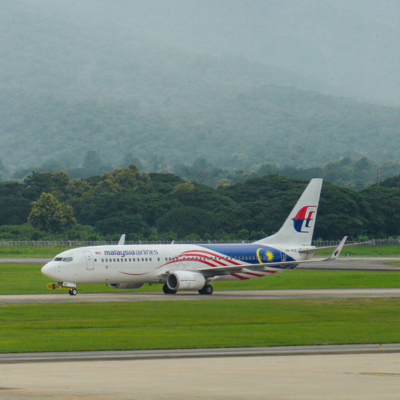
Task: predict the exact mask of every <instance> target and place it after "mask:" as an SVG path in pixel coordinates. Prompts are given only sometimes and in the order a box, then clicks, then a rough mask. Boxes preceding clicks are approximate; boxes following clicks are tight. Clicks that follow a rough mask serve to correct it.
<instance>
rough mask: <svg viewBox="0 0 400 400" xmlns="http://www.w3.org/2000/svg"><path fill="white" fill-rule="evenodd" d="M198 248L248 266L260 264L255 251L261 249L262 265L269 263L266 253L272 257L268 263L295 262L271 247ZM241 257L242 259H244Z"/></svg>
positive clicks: (216, 246)
mask: <svg viewBox="0 0 400 400" xmlns="http://www.w3.org/2000/svg"><path fill="white" fill-rule="evenodd" d="M199 246H200V247H204V248H205V249H208V250H211V251H215V252H217V253H220V254H223V255H225V256H227V257H232V258H236V259H237V260H239V261H244V262H246V263H248V264H260V261H259V259H258V256H257V251H258V250H259V249H261V251H260V256H261V260H262V262H263V263H268V262H269V260H268V258H267V255H266V254H267V253H272V254H273V255H274V258H273V260H271V261H270V262H285V261H294V262H296V260H294V259H293V258H292V257H290V256H288V255H287V254H286V253H283V252H281V251H280V250H277V249H275V248H273V247H269V246H263V245H260V244H208V245H205V244H202V245H199ZM242 257H244V259H243V258H242Z"/></svg>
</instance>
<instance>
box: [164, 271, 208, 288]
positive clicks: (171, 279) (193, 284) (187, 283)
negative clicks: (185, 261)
mask: <svg viewBox="0 0 400 400" xmlns="http://www.w3.org/2000/svg"><path fill="white" fill-rule="evenodd" d="M205 284H206V278H204V276H203V275H202V274H200V273H199V272H191V271H173V272H171V273H170V274H169V275H168V278H167V286H168V288H169V289H171V290H173V291H176V290H200V289H202V288H203V287H204V285H205Z"/></svg>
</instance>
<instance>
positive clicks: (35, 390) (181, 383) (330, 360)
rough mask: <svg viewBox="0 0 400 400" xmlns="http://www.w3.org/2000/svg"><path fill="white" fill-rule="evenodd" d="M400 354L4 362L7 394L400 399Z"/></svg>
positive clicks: (118, 399) (3, 393)
mask: <svg viewBox="0 0 400 400" xmlns="http://www.w3.org/2000/svg"><path fill="white" fill-rule="evenodd" d="M239 350H240V349H239ZM205 352H207V350H205ZM60 356H61V357H62V354H61V355H60ZM399 360H400V357H399V354H398V353H392V354H391V353H366V354H354V353H352V354H349V353H344V354H322V355H320V354H313V355H285V356H282V355H267V356H263V355H259V356H257V357H256V356H250V357H249V356H245V355H242V356H240V357H236V356H233V355H230V356H228V357H227V356H221V357H214V358H209V357H205V358H199V357H185V358H160V359H145V360H138V359H136V360H135V359H132V360H121V359H120V360H113V361H100V360H93V361H60V360H59V361H58V362H52V361H48V362H41V363H19V364H18V363H16V364H0V397H1V399H2V400H28V399H58V400H66V399H80V400H100V399H102V400H128V399H130V400H132V399H135V400H155V399H160V400H171V399H182V400H191V399H200V400H201V399H216V400H225V399H230V400H231V399H233V400H239V399H240V400H243V399H254V400H265V399H271V400H283V399H285V400H292V399H293V400H295V399H296V400H320V399H325V400H337V399H346V400H361V399H362V400H378V399H379V400H381V399H385V400H392V399H393V400H395V399H396V400H397V399H398V398H399V391H400V362H399Z"/></svg>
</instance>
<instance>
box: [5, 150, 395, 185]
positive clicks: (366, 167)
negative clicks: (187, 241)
mask: <svg viewBox="0 0 400 400" xmlns="http://www.w3.org/2000/svg"><path fill="white" fill-rule="evenodd" d="M131 164H135V165H137V166H138V167H139V169H140V170H141V171H145V172H163V173H166V172H168V173H173V174H175V175H178V176H180V177H181V178H182V179H184V180H186V181H195V182H199V183H202V184H204V185H207V186H212V187H214V188H216V187H218V186H220V185H225V184H229V185H231V184H235V183H241V182H245V181H246V180H247V179H249V178H255V177H262V176H265V175H282V176H285V177H288V178H294V179H304V180H310V179H312V178H313V177H316V176H318V177H321V178H323V179H324V180H325V181H327V182H329V183H332V184H334V185H338V186H343V187H347V188H349V189H353V190H362V189H365V188H366V187H368V186H371V185H373V184H380V182H382V181H384V180H385V179H388V178H390V177H392V176H397V175H399V174H400V162H394V161H385V162H383V163H382V164H381V165H379V164H378V163H377V162H376V161H375V160H373V159H371V158H368V157H361V158H351V157H342V158H340V159H339V160H334V161H330V162H328V163H326V164H325V165H322V166H315V167H294V166H291V165H283V166H282V165H280V164H272V163H267V164H263V165H261V166H258V167H257V168H255V169H253V170H246V169H232V168H219V167H216V166H215V164H213V163H211V162H209V161H208V160H207V159H206V158H204V157H200V158H197V159H195V160H194V161H193V162H192V163H181V164H176V165H175V166H170V165H169V164H168V163H167V160H166V158H165V157H163V156H155V157H153V158H152V160H151V162H150V163H144V162H143V163H142V162H141V161H140V160H139V159H138V158H137V157H135V156H134V155H133V153H132V152H131V151H129V152H127V153H126V154H125V156H124V158H123V160H122V161H121V162H120V163H119V165H118V166H117V168H126V167H128V166H129V165H131ZM114 169H115V167H113V166H112V165H111V164H107V163H106V162H105V160H104V159H103V158H102V157H100V155H99V154H98V153H97V152H96V151H94V150H89V151H87V152H86V154H85V156H84V157H83V159H82V163H81V164H80V165H79V166H78V167H75V168H72V167H68V165H67V163H65V162H63V160H59V161H47V162H44V163H43V164H42V165H39V166H32V167H29V168H22V169H20V170H17V171H14V172H12V173H11V172H10V171H9V170H8V169H7V168H6V166H5V165H4V163H3V162H2V160H1V159H0V176H1V177H2V178H3V180H7V179H16V180H23V179H24V178H26V177H27V176H29V175H30V174H31V173H32V171H36V172H53V173H55V172H59V171H65V172H66V173H67V174H68V175H69V177H70V178H71V179H79V178H84V179H86V178H89V177H91V176H97V175H103V174H105V173H106V172H111V171H113V170H114Z"/></svg>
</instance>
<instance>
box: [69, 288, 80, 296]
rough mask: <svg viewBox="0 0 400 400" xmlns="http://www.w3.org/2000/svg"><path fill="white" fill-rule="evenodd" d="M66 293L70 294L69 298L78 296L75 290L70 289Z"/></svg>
mask: <svg viewBox="0 0 400 400" xmlns="http://www.w3.org/2000/svg"><path fill="white" fill-rule="evenodd" d="M68 293H69V294H70V296H76V295H77V294H78V291H77V290H76V288H72V289H69V291H68Z"/></svg>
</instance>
